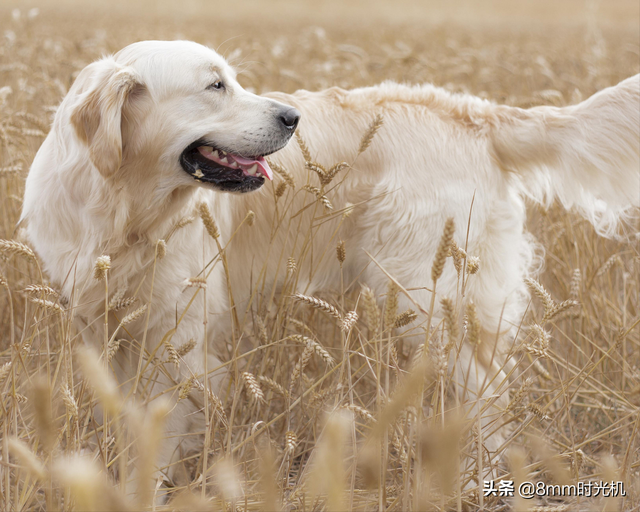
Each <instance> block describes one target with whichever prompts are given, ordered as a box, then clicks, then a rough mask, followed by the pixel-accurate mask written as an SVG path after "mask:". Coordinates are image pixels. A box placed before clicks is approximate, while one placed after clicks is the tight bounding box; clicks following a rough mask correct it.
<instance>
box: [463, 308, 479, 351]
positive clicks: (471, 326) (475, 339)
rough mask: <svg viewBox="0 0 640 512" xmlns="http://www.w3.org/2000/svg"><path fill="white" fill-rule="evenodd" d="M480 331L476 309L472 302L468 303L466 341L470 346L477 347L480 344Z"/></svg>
mask: <svg viewBox="0 0 640 512" xmlns="http://www.w3.org/2000/svg"><path fill="white" fill-rule="evenodd" d="M481 330H482V326H481V325H480V319H479V318H478V309H477V308H476V305H475V304H474V303H473V302H469V303H468V304H467V339H468V340H469V342H470V343H471V344H472V345H474V346H477V345H478V343H480V331H481Z"/></svg>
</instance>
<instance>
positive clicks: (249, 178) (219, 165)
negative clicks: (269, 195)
mask: <svg viewBox="0 0 640 512" xmlns="http://www.w3.org/2000/svg"><path fill="white" fill-rule="evenodd" d="M180 164H181V165H182V168H183V169H184V170H185V171H186V172H187V173H188V174H190V175H191V176H192V177H193V178H194V179H195V180H196V181H199V182H202V183H211V184H213V185H214V186H215V187H216V188H218V189H221V190H224V191H227V192H250V191H252V190H256V189H258V188H260V187H261V186H262V184H263V183H264V178H267V179H268V180H271V179H273V171H271V168H270V167H269V164H268V163H267V161H266V160H265V159H264V157H263V156H257V157H243V156H240V155H236V154H233V153H229V152H226V151H222V150H221V149H216V148H214V147H212V146H210V145H205V144H203V143H202V142H201V141H198V142H195V143H194V144H191V145H190V146H189V147H188V148H187V149H185V150H184V151H183V152H182V155H180Z"/></svg>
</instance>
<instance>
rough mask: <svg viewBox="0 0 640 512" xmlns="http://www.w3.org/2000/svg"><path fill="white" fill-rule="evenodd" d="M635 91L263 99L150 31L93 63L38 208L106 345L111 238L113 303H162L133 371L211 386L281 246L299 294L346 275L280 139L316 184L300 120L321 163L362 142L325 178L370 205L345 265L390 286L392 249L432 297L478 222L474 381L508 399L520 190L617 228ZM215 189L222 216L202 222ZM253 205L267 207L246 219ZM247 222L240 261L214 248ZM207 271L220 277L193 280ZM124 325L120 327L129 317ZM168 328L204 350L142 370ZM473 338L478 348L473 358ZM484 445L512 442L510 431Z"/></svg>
mask: <svg viewBox="0 0 640 512" xmlns="http://www.w3.org/2000/svg"><path fill="white" fill-rule="evenodd" d="M639 105H640V82H639V77H638V76H635V77H632V78H629V79H627V80H625V81H624V82H622V83H620V84H619V85H617V86H614V87H610V88H608V89H605V90H603V91H601V92H599V93H597V94H595V95H594V96H593V97H591V98H589V99H587V100H586V101H584V102H582V103H580V104H578V105H574V106H568V107H564V108H553V107H535V108H531V109H528V110H523V109H519V108H514V107H509V106H501V105H496V104H494V103H492V102H490V101H486V100H482V99H479V98H476V97H473V96H469V95H456V94H450V93H448V92H446V91H445V90H443V89H440V88H437V87H434V86H431V85H422V86H405V85H400V84H396V83H384V84H381V85H378V86H375V87H368V88H362V89H356V90H352V91H345V90H341V89H338V88H333V89H329V90H326V91H322V92H307V91H300V92H297V93H295V94H293V95H288V94H278V93H273V94H269V95H266V96H256V95H254V94H251V93H249V92H247V91H245V90H243V89H242V87H241V86H240V85H239V84H238V82H237V81H236V76H235V73H234V71H233V69H232V68H230V67H229V66H228V65H227V64H226V63H225V61H224V60H223V59H222V57H220V56H219V55H218V54H216V53H215V52H214V51H213V50H211V49H209V48H206V47H204V46H201V45H199V44H196V43H192V42H186V41H173V42H161V41H146V42H139V43H134V44H132V45H130V46H128V47H126V48H124V49H123V50H121V51H120V52H118V53H117V54H115V55H113V56H110V57H106V58H103V59H101V60H99V61H97V62H94V63H92V64H90V65H89V66H87V67H86V68H85V69H84V70H83V71H82V72H81V73H80V75H79V76H78V78H77V79H76V81H75V83H74V85H73V87H72V88H71V90H70V91H69V93H68V94H67V96H66V97H65V98H64V100H63V101H62V103H61V105H60V107H59V108H58V110H57V113H56V116H55V120H54V122H53V127H52V129H51V132H50V133H49V135H48V136H47V138H46V140H45V141H44V143H43V145H42V147H41V148H40V150H39V151H38V154H37V156H36V158H35V160H34V162H33V165H32V166H31V170H30V172H29V176H28V179H27V183H26V191H25V200H24V210H23V214H22V218H23V220H24V221H25V222H26V230H27V235H28V239H29V240H30V242H31V243H32V244H33V246H34V247H35V249H36V251H37V253H38V255H39V256H40V258H41V259H42V261H43V263H44V266H45V269H46V272H47V273H48V275H49V276H50V278H51V281H52V282H53V283H55V284H56V285H58V286H59V287H60V288H61V289H62V291H63V294H64V295H65V296H66V297H67V298H68V299H69V300H70V305H71V306H72V307H73V315H74V319H75V321H76V323H77V325H78V328H79V329H80V331H81V332H82V335H83V337H84V339H85V340H86V341H87V342H90V343H94V344H96V343H97V344H98V345H99V344H101V343H102V340H103V337H104V333H103V329H104V314H105V304H104V303H105V287H104V283H102V282H99V281H97V280H95V279H94V278H93V277H92V276H93V272H94V266H95V263H96V261H97V259H98V258H99V257H100V256H102V255H108V256H109V257H110V258H111V263H110V270H109V274H108V284H109V290H111V297H110V299H113V295H116V297H115V299H118V298H120V299H122V298H123V297H129V296H134V295H135V296H137V297H138V298H140V299H141V300H142V301H143V302H144V303H145V304H148V309H147V310H146V311H145V312H144V314H142V315H141V316H140V317H139V318H138V319H136V320H135V321H132V322H131V323H129V324H128V325H127V326H126V333H127V337H131V338H132V339H135V340H137V342H138V344H136V345H135V348H134V345H133V344H131V346H129V347H128V348H127V347H122V348H121V350H120V351H119V354H118V355H117V357H116V359H115V364H114V367H115V369H116V372H117V373H118V375H119V378H120V379H121V382H123V383H128V385H130V386H131V385H135V384H136V383H137V384H139V385H140V386H142V385H143V384H144V385H145V386H146V387H145V391H144V393H145V396H151V397H153V396H156V395H161V394H162V390H163V389H164V388H167V387H168V386H170V385H172V383H176V382H177V383H179V382H182V381H183V380H184V379H185V378H188V377H189V376H195V377H197V378H198V379H200V380H201V381H202V382H204V380H203V375H204V374H205V373H211V372H212V370H215V369H216V368H217V367H219V366H220V361H218V360H217V359H216V358H215V356H214V351H215V349H216V346H220V344H222V343H225V342H226V341H227V340H228V339H229V338H230V336H231V333H232V330H233V329H234V322H235V321H237V322H239V325H241V324H242V323H243V322H244V316H245V315H246V314H247V312H248V311H250V308H251V300H252V289H253V285H254V284H255V281H256V280H261V281H262V282H263V283H264V286H265V288H266V289H277V287H278V286H279V283H282V282H283V281H284V279H285V276H286V265H283V258H282V257H281V256H284V261H286V258H287V257H293V258H295V259H296V260H298V276H299V277H298V281H297V291H301V292H304V293H306V294H313V293H315V292H316V291H318V290H336V289H339V288H340V276H341V273H340V272H341V271H340V268H339V266H338V265H337V264H335V262H334V261H332V259H331V258H326V257H325V258H323V257H321V255H322V254H323V252H324V251H325V250H326V248H327V247H328V246H330V245H332V244H334V243H335V242H333V241H332V236H333V234H334V230H335V225H332V223H330V222H326V223H323V224H320V225H317V226H315V227H314V228H313V240H312V248H311V250H310V251H307V252H306V253H305V255H302V254H300V253H299V251H300V247H301V241H300V240H299V238H298V237H297V236H296V229H297V228H296V226H299V225H302V223H304V222H307V221H308V220H309V218H310V217H305V215H307V216H309V215H312V213H310V212H311V211H312V208H307V209H306V211H305V213H304V214H303V215H302V216H299V217H298V218H297V219H296V220H295V222H293V221H292V218H291V216H292V215H293V212H297V211H299V210H300V209H303V207H304V205H305V204H307V203H309V201H310V199H309V194H296V195H295V196H294V197H293V199H292V201H293V202H296V205H297V207H295V208H289V209H287V210H285V211H284V213H283V211H278V210H277V209H276V208H275V207H274V201H273V189H272V187H264V186H263V185H264V183H265V181H266V180H271V179H272V178H273V174H272V170H271V168H270V166H269V164H268V163H267V161H266V160H265V158H264V157H265V156H267V155H270V154H272V153H275V154H273V156H272V158H273V160H272V162H276V163H277V164H279V166H281V167H282V168H284V169H286V170H287V171H288V172H289V173H290V175H291V177H292V178H293V179H294V180H295V181H296V182H297V183H298V184H304V183H307V184H309V185H311V186H318V185H319V183H318V182H317V176H316V175H315V174H313V173H310V172H309V170H308V169H307V167H305V161H304V158H303V154H302V152H301V151H300V150H299V148H298V147H297V145H294V144H290V145H288V146H286V144H287V142H288V141H289V139H290V138H291V136H292V134H293V133H294V131H295V130H296V128H297V126H298V121H299V119H301V121H300V125H299V129H300V131H301V133H302V136H303V137H304V139H305V140H306V141H307V142H308V144H309V148H310V152H311V153H312V155H311V156H312V157H313V158H314V159H316V158H317V159H319V160H321V162H323V163H324V164H328V165H331V164H333V163H336V162H342V161H346V162H354V161H355V160H356V156H357V162H356V163H355V165H354V166H353V167H354V168H353V169H352V170H350V171H349V172H348V173H345V175H344V177H343V178H341V179H340V181H341V182H342V183H341V185H340V186H339V187H334V186H327V187H326V189H325V191H324V193H325V194H326V196H327V198H328V200H330V201H331V203H332V204H333V207H334V209H335V211H342V210H344V209H345V208H352V210H353V212H352V214H351V215H349V216H348V217H345V219H344V221H343V224H342V225H341V227H340V237H341V238H342V239H344V240H345V241H346V243H347V246H348V248H349V250H348V251H347V257H346V261H345V262H344V265H343V272H344V275H345V279H346V280H348V281H351V280H355V279H357V280H359V282H361V283H366V284H367V285H368V286H370V287H371V288H372V289H374V290H377V291H378V292H379V293H382V291H383V290H384V288H385V287H386V284H387V282H388V277H387V275H386V274H385V273H384V272H383V271H382V270H381V268H380V267H382V268H383V269H385V271H386V272H388V273H389V274H390V275H392V276H393V277H394V278H395V279H396V280H397V281H398V283H400V284H401V285H403V286H404V287H406V288H411V289H412V290H413V291H411V292H410V295H411V297H410V299H409V298H408V297H406V296H403V298H402V300H403V301H405V303H406V304H405V305H406V306H409V305H411V304H418V305H425V307H424V308H422V309H421V310H423V311H424V310H426V309H428V306H426V305H428V304H429V303H430V302H431V286H432V279H431V276H432V274H431V267H432V264H433V260H434V256H435V253H436V250H437V247H438V243H439V239H440V235H441V233H442V231H443V227H444V226H445V222H446V221H447V219H448V218H453V219H454V220H455V223H456V225H457V226H459V227H465V226H467V225H468V227H467V228H464V229H461V230H460V231H459V232H457V233H456V234H455V236H454V239H455V240H456V241H457V243H458V244H459V245H460V246H461V247H465V248H466V250H467V252H468V253H469V254H471V255H474V256H478V257H479V258H480V261H481V270H480V271H479V272H478V273H477V275H475V276H474V279H472V280H470V281H469V283H468V286H467V287H466V291H465V296H464V300H465V301H473V302H474V303H475V304H476V307H477V312H478V316H479V318H480V321H481V324H482V333H481V336H480V337H481V340H482V344H481V346H482V347H483V349H482V351H481V352H480V356H479V359H480V364H481V366H482V373H481V374H479V375H480V377H478V378H477V380H478V381H477V382H476V380H475V379H474V378H473V377H472V378H471V379H470V381H469V382H467V383H466V387H467V388H468V389H469V390H471V393H475V394H476V396H477V397H479V398H482V397H490V396H491V397H493V398H492V401H493V402H492V403H493V407H498V408H499V407H504V405H505V399H506V395H505V387H504V386H503V387H502V388H498V386H497V384H495V383H500V382H501V381H503V380H504V371H505V370H504V368H505V364H506V363H507V362H506V361H505V360H504V358H505V354H504V349H503V348H501V347H499V346H496V343H497V341H496V340H509V339H512V337H513V335H514V333H515V330H516V328H517V326H518V325H519V323H520V320H521V318H522V315H523V312H524V310H525V307H526V304H527V302H528V298H529V293H528V290H527V287H526V286H525V283H524V280H525V278H526V277H528V276H529V275H530V272H531V271H532V268H533V263H534V252H535V251H534V243H533V241H532V240H531V238H530V236H529V235H528V234H527V233H526V231H525V229H524V224H525V203H524V200H525V198H527V197H528V198H532V199H534V200H536V201H539V202H543V203H544V204H549V203H550V202H551V201H553V200H554V199H556V198H557V199H559V200H560V201H561V202H562V204H563V205H564V206H566V207H567V208H574V209H576V210H577V211H579V212H580V213H581V214H583V215H584V216H585V217H586V218H588V219H589V220H590V221H591V222H592V223H593V224H594V226H596V228H597V229H598V230H599V232H600V233H602V234H604V235H612V234H614V232H615V229H616V225H617V224H618V221H619V220H620V219H621V218H622V217H625V216H626V215H627V214H628V213H629V212H630V208H632V207H636V206H638V203H639V193H638V191H639V187H640V179H639V176H640V175H639V172H638V169H639V168H640V161H639V148H640V133H639V130H640V129H639V126H640V108H639ZM378 114H380V115H382V116H383V119H384V123H383V124H382V126H381V128H380V129H379V131H378V133H377V135H376V137H375V138H374V140H373V142H372V143H371V146H370V147H369V148H368V149H367V150H366V151H365V152H363V153H362V154H360V155H358V149H359V148H358V145H359V141H360V138H361V137H362V134H363V132H365V131H366V130H367V127H368V126H370V124H371V122H372V119H374V118H375V116H376V115H378ZM285 146H286V147H285ZM332 185H333V184H332ZM308 190H312V189H308ZM229 192H231V193H229ZM313 200H315V198H313ZM305 201H306V203H305ZM201 203H204V204H205V205H206V206H207V207H208V210H209V211H210V212H211V213H212V217H213V219H214V220H215V223H216V225H217V226H213V225H212V224H211V223H209V224H210V225H209V226H208V228H207V227H205V226H203V223H202V221H201V220H200V219H197V220H196V221H194V222H190V223H189V222H188V221H189V219H190V217H191V216H192V215H193V212H194V210H195V209H196V208H197V207H198V205H199V204H201ZM350 205H355V206H353V207H351V206H350ZM250 210H251V211H252V212H254V213H253V215H254V218H255V225H253V227H251V228H248V227H247V226H244V227H243V228H241V229H237V228H238V226H239V225H240V224H241V223H242V222H243V219H245V218H246V216H247V214H248V212H249V211H250ZM287 212H292V213H287ZM249 215H250V217H251V214H249ZM305 219H306V220H305ZM276 225H280V226H284V227H283V228H281V229H277V230H276V229H274V226H276ZM178 226H182V227H180V228H179V229H177V227H178ZM205 229H208V230H209V232H210V233H212V234H213V235H214V236H216V235H218V238H214V237H211V236H208V235H206V232H205ZM236 230H237V231H236ZM231 237H233V240H232V242H231V243H230V244H229V245H228V246H227V247H226V249H225V257H226V263H225V264H224V265H223V264H217V263H212V261H214V260H215V259H216V257H217V256H218V254H219V248H220V247H221V246H225V245H226V244H227V241H228V240H229V239H230V238H231ZM159 240H164V241H166V248H165V244H164V242H158V241H159ZM270 247H272V248H275V249H272V250H271V252H270V249H269V248H270ZM165 252H166V254H165ZM369 255H374V256H375V259H376V261H377V263H378V264H372V262H371V257H370V256H369ZM160 256H163V257H162V258H161V257H160ZM311 266H313V272H312V271H311ZM202 276H206V283H205V282H204V280H203V279H200V280H198V279H197V278H198V277H202ZM189 279H191V281H187V282H186V284H185V280H189ZM228 283H229V285H230V289H231V290H232V292H233V293H232V295H230V294H229V293H228V286H227V284H228ZM193 284H196V285H197V286H199V287H200V291H202V290H204V292H205V293H204V294H202V295H201V297H204V300H201V299H197V300H192V298H193V296H194V293H195V291H194V290H193V289H192V288H189V286H187V285H193ZM457 290H458V275H457V273H456V270H455V269H454V267H453V265H446V266H445V268H444V271H443V274H442V276H441V277H440V278H439V279H438V281H437V294H438V300H436V301H435V312H434V318H435V319H439V318H442V311H441V308H440V306H439V304H440V300H439V298H440V297H456V294H457ZM231 301H233V304H232V302H231ZM232 305H233V315H232V314H229V312H230V308H231V306H232ZM402 306H403V305H402V304H401V306H400V307H401V310H402ZM234 315H235V316H236V319H237V320H235V321H232V317H233V316H234ZM177 318H179V319H180V320H179V322H177ZM205 320H206V321H205ZM108 321H109V324H110V329H111V331H113V330H114V329H115V328H116V327H117V326H118V320H117V319H116V317H115V316H114V314H113V313H110V314H109V319H108ZM167 333H170V339H171V343H172V344H173V345H174V346H179V345H181V344H183V343H187V342H189V341H190V340H196V341H197V343H198V345H197V348H196V350H192V351H191V352H189V353H188V354H187V355H185V357H184V360H183V361H181V364H180V368H179V369H176V371H175V373H174V374H172V375H170V374H163V375H160V376H158V375H157V374H156V376H155V377H154V381H153V382H152V383H149V382H146V381H145V379H146V378H147V377H148V376H145V375H144V374H142V375H141V374H140V370H141V368H142V369H144V368H146V365H142V363H141V360H140V359H139V353H140V350H139V349H138V348H137V347H138V346H139V345H142V347H143V350H145V351H146V354H145V355H146V357H151V356H149V354H151V355H153V354H157V353H159V352H158V345H159V344H160V343H162V341H163V340H166V339H167ZM205 339H206V340H207V342H208V343H207V344H205V343H203V340H205ZM205 347H206V350H205ZM473 353H474V352H473V349H472V348H470V347H469V346H468V344H467V345H465V346H463V348H462V349H461V351H460V353H459V357H458V359H457V360H458V361H459V363H460V365H461V367H464V368H467V367H468V365H469V361H470V360H471V358H473ZM205 355H206V357H205ZM136 376H137V378H136ZM222 377H223V373H221V372H218V373H217V374H216V375H215V376H214V377H212V378H211V379H210V381H209V383H208V385H211V386H214V389H215V386H218V385H219V379H221V378H222ZM487 377H491V378H487ZM493 377H496V378H493ZM141 379H142V381H141ZM496 396H497V397H498V398H497V399H496ZM470 400H471V401H472V402H473V401H474V400H475V398H474V396H471V397H470ZM195 407H196V406H194V404H193V403H191V402H190V401H188V400H182V401H180V402H178V404H177V405H176V407H175V408H174V410H173V412H172V414H171V415H170V418H169V420H168V423H167V431H168V432H167V439H166V442H165V443H164V448H163V452H162V456H161V460H160V467H163V468H167V467H170V463H171V459H172V457H175V454H176V453H177V450H178V447H179V444H180V443H181V442H183V443H186V442H187V440H188V439H193V436H191V437H186V438H184V439H182V438H181V437H180V436H181V435H182V434H185V433H188V432H194V431H196V432H200V431H202V414H192V413H193V411H194V410H195ZM191 442H193V441H191ZM485 442H486V446H487V449H488V450H489V451H491V450H495V449H496V447H497V446H499V444H500V438H499V435H497V434H496V435H495V436H493V439H492V438H489V439H485ZM167 473H168V477H169V478H171V472H170V471H168V472H167Z"/></svg>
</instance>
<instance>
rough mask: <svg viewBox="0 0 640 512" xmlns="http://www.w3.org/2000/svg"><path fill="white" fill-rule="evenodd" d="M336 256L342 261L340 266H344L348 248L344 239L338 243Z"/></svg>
mask: <svg viewBox="0 0 640 512" xmlns="http://www.w3.org/2000/svg"><path fill="white" fill-rule="evenodd" d="M336 256H337V258H338V261H339V262H340V266H342V264H343V263H344V260H345V259H347V249H346V248H345V244H344V240H340V241H339V242H338V245H336Z"/></svg>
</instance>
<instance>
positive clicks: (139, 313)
mask: <svg viewBox="0 0 640 512" xmlns="http://www.w3.org/2000/svg"><path fill="white" fill-rule="evenodd" d="M146 310H147V305H146V304H145V305H144V306H141V307H139V308H138V309H136V310H134V311H132V312H131V313H129V314H128V315H126V316H125V317H124V318H123V319H122V320H120V325H127V324H130V323H131V322H135V321H136V320H138V319H139V318H140V317H141V316H142V314H143V313H144V312H145V311H146Z"/></svg>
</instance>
